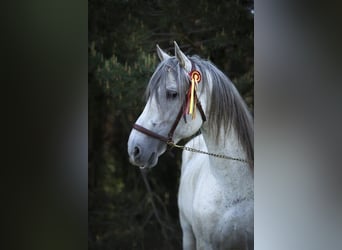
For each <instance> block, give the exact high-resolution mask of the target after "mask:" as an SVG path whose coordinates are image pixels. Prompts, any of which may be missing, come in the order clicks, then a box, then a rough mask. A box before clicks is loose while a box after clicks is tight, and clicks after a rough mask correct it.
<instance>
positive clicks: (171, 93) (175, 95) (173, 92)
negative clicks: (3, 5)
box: [166, 90, 178, 99]
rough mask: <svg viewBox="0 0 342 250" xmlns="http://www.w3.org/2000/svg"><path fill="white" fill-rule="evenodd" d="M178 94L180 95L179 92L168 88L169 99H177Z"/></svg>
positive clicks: (167, 95) (167, 96)
mask: <svg viewBox="0 0 342 250" xmlns="http://www.w3.org/2000/svg"><path fill="white" fill-rule="evenodd" d="M177 96H178V93H177V92H176V91H171V90H168V91H167V92H166V98H167V99H175V98H176V97H177Z"/></svg>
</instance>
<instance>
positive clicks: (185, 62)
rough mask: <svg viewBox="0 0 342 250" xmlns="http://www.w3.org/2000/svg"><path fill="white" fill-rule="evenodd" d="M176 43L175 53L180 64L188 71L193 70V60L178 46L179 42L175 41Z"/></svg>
mask: <svg viewBox="0 0 342 250" xmlns="http://www.w3.org/2000/svg"><path fill="white" fill-rule="evenodd" d="M174 43H175V55H176V58H177V59H178V61H179V64H180V65H181V66H182V67H183V68H184V69H185V70H186V71H187V72H190V71H191V62H190V60H189V59H188V58H187V57H186V55H185V54H184V53H183V52H182V51H181V50H180V48H179V47H178V44H177V43H176V41H174Z"/></svg>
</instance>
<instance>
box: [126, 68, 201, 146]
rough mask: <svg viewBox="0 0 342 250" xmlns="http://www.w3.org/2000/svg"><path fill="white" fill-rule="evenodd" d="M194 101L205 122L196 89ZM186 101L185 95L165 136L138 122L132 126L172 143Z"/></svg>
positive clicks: (183, 114) (183, 112) (169, 143)
mask: <svg viewBox="0 0 342 250" xmlns="http://www.w3.org/2000/svg"><path fill="white" fill-rule="evenodd" d="M192 70H194V65H193V63H192ZM195 101H196V107H197V109H198V111H199V112H200V114H201V117H202V121H203V122H205V121H206V120H207V118H206V116H205V113H204V111H203V108H202V105H201V103H200V101H199V100H198V98H197V94H196V91H195ZM186 103H187V95H185V100H184V102H183V104H182V106H181V108H180V109H179V111H178V114H177V117H176V120H175V121H174V122H173V124H172V126H171V128H170V131H169V133H168V134H167V137H166V136H163V135H160V134H157V133H155V132H153V131H152V130H149V129H147V128H144V127H143V126H140V125H138V124H136V123H135V124H133V128H134V129H136V130H138V131H139V132H141V133H143V134H145V135H148V136H150V137H153V138H155V139H158V140H160V141H162V142H165V143H167V144H168V145H173V134H174V132H175V130H176V128H177V125H178V123H179V121H180V119H181V118H182V116H184V120H185V121H186V119H185V107H186Z"/></svg>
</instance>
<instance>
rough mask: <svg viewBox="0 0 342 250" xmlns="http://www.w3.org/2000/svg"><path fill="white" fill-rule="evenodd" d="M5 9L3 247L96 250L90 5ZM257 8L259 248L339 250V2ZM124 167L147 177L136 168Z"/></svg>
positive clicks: (36, 2)
mask: <svg viewBox="0 0 342 250" xmlns="http://www.w3.org/2000/svg"><path fill="white" fill-rule="evenodd" d="M170 2H171V1H170ZM1 5H2V6H1V7H2V10H3V15H2V16H1V18H2V20H3V21H2V26H3V29H2V31H3V32H2V36H1V39H0V45H1V48H2V60H1V62H2V65H1V66H2V67H1V71H0V72H1V87H2V89H3V91H2V92H1V93H2V94H3V98H2V101H3V102H4V104H3V105H1V107H2V108H3V109H2V114H3V116H2V119H1V125H3V126H2V132H3V133H2V137H1V138H2V145H3V148H4V150H3V151H2V152H1V153H2V156H3V157H2V161H1V175H0V176H1V182H0V183H1V191H2V196H1V198H2V200H1V206H0V207H1V225H2V233H3V234H2V236H3V237H2V243H1V248H2V249H20V250H21V249H28V250H30V249H32V250H33V249H34V250H40V249H41V250H46V249H56V250H60V249H70V250H78V249H87V248H88V245H89V246H90V247H94V245H91V244H89V241H93V237H94V234H93V233H92V232H90V230H89V225H91V221H90V218H89V217H90V216H91V214H90V213H89V214H88V201H89V202H90V200H91V199H89V197H88V120H89V119H88V118H89V116H88V103H89V105H90V102H89V101H88V55H89V51H90V49H89V47H90V46H89V45H88V40H89V39H88V20H90V18H91V17H90V12H89V14H88V2H87V1H81V0H75V1H66V0H60V1H54V0H30V1H25V2H20V3H18V1H11V2H9V3H6V2H4V3H2V4H1ZM186 7H187V8H189V6H186ZM254 7H255V16H254V20H255V22H254V31H255V32H254V62H255V63H254V79H255V84H254V97H255V99H254V104H255V106H254V124H255V134H254V137H255V162H254V165H255V179H254V184H255V249H256V250H274V249H277V250H288V249H293V250H304V249H307V250H321V249H340V248H341V227H342V217H341V211H342V199H341V197H342V196H341V190H342V186H341V183H342V182H341V179H342V171H341V159H340V158H341V155H342V152H341V149H342V146H341V141H342V138H341V135H342V133H341V127H342V118H341V117H342V116H341V107H342V95H341V93H342V87H341V82H342V80H341V65H342V63H341V58H342V50H341V44H342V34H341V28H340V27H341V24H342V20H341V15H340V10H341V2H340V1H330V2H319V3H318V2H315V1H310V2H305V1H304V2H299V1H268V0H265V1H264V0H262V1H256V2H255V6H254ZM132 10H133V9H132ZM89 11H90V9H89ZM100 16H101V15H100ZM177 18H178V17H177ZM210 18H215V15H211V16H210V17H209V18H208V19H210ZM127 28H128V27H127ZM226 32H228V31H226ZM178 40H179V41H178ZM177 41H178V42H179V44H180V45H183V46H184V44H187V42H186V41H183V40H181V39H177ZM148 46H151V47H150V49H151V50H150V54H151V55H152V54H153V51H154V44H148ZM161 46H162V47H163V48H164V49H165V48H167V44H161ZM171 47H172V43H171V41H170V43H169V48H171ZM183 49H185V50H186V48H184V47H183ZM171 50H172V49H171ZM190 52H191V51H190ZM191 53H192V52H191ZM194 53H198V54H199V55H201V56H202V57H204V56H205V55H204V54H202V53H200V52H196V51H194ZM228 59H229V57H228ZM215 60H216V59H215ZM213 61H214V60H213ZM214 62H215V61H214ZM89 65H90V62H89ZM219 67H220V68H221V69H223V70H225V72H226V69H224V67H223V66H222V65H219ZM227 73H228V75H229V74H230V72H229V71H228V72H227ZM233 80H234V81H235V80H236V79H233ZM89 81H90V76H89ZM141 84H142V85H145V84H147V82H145V83H141ZM142 88H144V86H142ZM89 96H90V93H89ZM136 97H137V96H135V98H136ZM141 108H142V107H141ZM137 112H138V111H137ZM139 112H140V111H139ZM126 129H127V131H128V130H129V129H130V128H128V127H127V128H126ZM90 131H91V130H90V128H89V132H90ZM89 139H90V136H89ZM89 145H90V144H89ZM122 148H125V146H124V145H123V146H122ZM123 152H124V151H123ZM176 154H177V153H176ZM89 157H90V154H89ZM126 157H127V156H122V158H126ZM165 157H167V156H165ZM172 162H174V161H172ZM125 168H126V169H129V171H132V172H130V173H135V174H132V176H135V177H136V178H135V177H134V178H135V179H136V180H140V181H141V177H140V174H139V172H138V171H137V169H136V168H135V167H132V166H129V165H127V166H125ZM117 169H124V168H117ZM162 169H166V167H164V168H163V167H162V166H158V167H156V168H155V169H153V171H151V172H150V173H149V174H148V178H149V180H150V181H151V180H152V177H153V175H157V171H162ZM127 171H128V170H127ZM170 171H171V170H170ZM138 176H139V177H138ZM159 176H161V175H159ZM114 183H115V182H114ZM125 184H126V183H125ZM151 184H153V182H152V181H151ZM111 185H112V184H111ZM139 185H140V187H141V189H142V190H144V191H145V190H146V188H145V186H144V185H142V184H141V183H140V184H139ZM153 185H155V186H156V184H153ZM157 185H159V183H157ZM172 185H178V184H176V183H174V182H173V183H172ZM155 186H153V190H154V191H156V190H157V191H158V188H155ZM173 187H174V186H173ZM142 190H139V192H142ZM158 192H159V191H158ZM89 194H90V192H89ZM158 194H159V193H158ZM125 198H126V197H125ZM142 198H143V197H142ZM110 203H112V204H113V202H112V200H110V202H108V204H110ZM128 204H129V203H128ZM158 204H159V205H158V206H160V204H161V203H158ZM139 209H140V208H137V210H139ZM146 210H148V211H149V212H150V211H151V209H150V204H148V203H146ZM159 210H160V208H159ZM161 214H162V215H163V220H165V214H166V213H162V212H161ZM174 215H175V214H174ZM144 216H146V214H144ZM152 218H153V216H152ZM129 224H130V223H127V225H129ZM112 227H113V226H112ZM155 228H157V229H160V228H161V227H160V226H159V225H156V224H155ZM109 231H110V230H109ZM177 237H178V236H177ZM177 237H174V238H177ZM89 239H90V240H89ZM160 242H162V240H161V241H160ZM104 245H105V244H104Z"/></svg>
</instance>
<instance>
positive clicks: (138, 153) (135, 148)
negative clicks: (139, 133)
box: [133, 146, 140, 157]
mask: <svg viewBox="0 0 342 250" xmlns="http://www.w3.org/2000/svg"><path fill="white" fill-rule="evenodd" d="M133 155H134V157H137V156H139V155H140V148H139V147H138V146H135V147H134V151H133Z"/></svg>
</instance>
